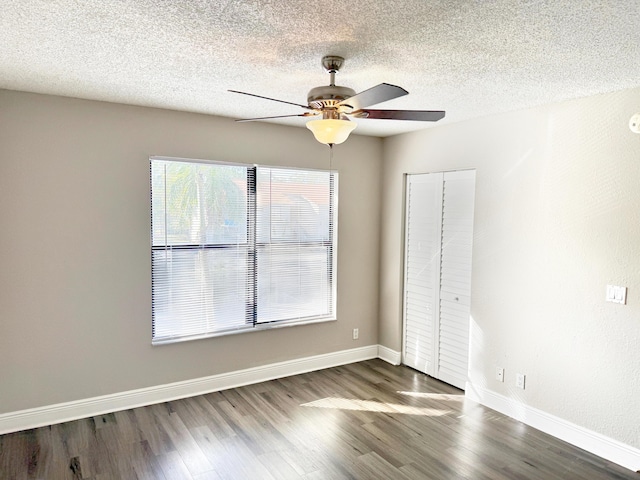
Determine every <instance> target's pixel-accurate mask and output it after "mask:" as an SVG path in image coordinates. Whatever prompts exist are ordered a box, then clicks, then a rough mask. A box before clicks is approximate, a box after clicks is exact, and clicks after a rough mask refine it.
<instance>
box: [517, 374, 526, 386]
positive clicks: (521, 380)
mask: <svg viewBox="0 0 640 480" xmlns="http://www.w3.org/2000/svg"><path fill="white" fill-rule="evenodd" d="M524 380H525V374H524V373H517V374H516V387H518V388H521V389H523V390H524Z"/></svg>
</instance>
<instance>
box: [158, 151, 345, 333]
mask: <svg viewBox="0 0 640 480" xmlns="http://www.w3.org/2000/svg"><path fill="white" fill-rule="evenodd" d="M336 181H337V178H336V174H335V173H332V172H327V171H314V170H294V169H286V168H273V167H254V166H251V167H249V166H238V165H226V164H218V163H202V162H192V161H182V160H175V159H163V158H152V159H151V204H152V222H151V223H152V307H153V308H152V310H153V322H152V324H153V328H152V332H153V342H154V343H164V342H171V341H176V340H185V339H191V338H200V337H204V336H211V335H218V334H222V333H230V332H234V331H239V330H242V329H252V328H255V327H256V326H260V327H261V328H264V327H265V326H268V325H272V324H282V322H288V323H296V322H304V321H317V320H328V319H333V318H335V311H334V310H335V281H334V277H335V245H336V235H335V229H334V225H335V222H336V195H335V192H336V188H335V186H336Z"/></svg>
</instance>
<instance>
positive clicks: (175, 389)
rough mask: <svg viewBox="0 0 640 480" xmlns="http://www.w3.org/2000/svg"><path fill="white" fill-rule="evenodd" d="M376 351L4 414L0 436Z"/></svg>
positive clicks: (352, 359)
mask: <svg viewBox="0 0 640 480" xmlns="http://www.w3.org/2000/svg"><path fill="white" fill-rule="evenodd" d="M378 349H379V346H378V345H369V346H367V347H360V348H354V349H350V350H342V351H339V352H332V353H327V354H324V355H315V356H313V357H305V358H299V359H296V360H289V361H286V362H279V363H271V364H269V365H263V366H260V367H254V368H247V369H245V370H238V371H235V372H229V373H221V374H218V375H212V376H209V377H203V378H196V379H193V380H186V381H183V382H175V383H170V384H166V385H158V386H155V387H148V388H140V389H138V390H130V391H127V392H120V393H115V394H112V395H104V396H100V397H93V398H87V399H83V400H76V401H72V402H66V403H59V404H56V405H48V406H44V407H37V408H31V409H28V410H20V411H17V412H9V413H4V414H1V415H0V434H4V433H10V432H17V431H19V430H27V429H30V428H37V427H42V426H45V425H53V424H56V423H62V422H68V421H70V420H78V419H80V418H87V417H92V416H95V415H102V414H105V413H111V412H117V411H119V410H127V409H129V408H136V407H141V406H144V405H152V404H154V403H162V402H167V401H170V400H177V399H179V398H186V397H193V396H195V395H202V394H204V393H210V392H216V391H219V390H226V389H228V388H235V387H241V386H243V385H250V384H253V383H260V382H266V381H268V380H273V379H275V378H283V377H288V376H291V375H298V374H300V373H306V372H312V371H314V370H322V369H324V368H330V367H337V366H339V365H346V364H348V363H354V362H360V361H363V360H370V359H372V358H377V357H378Z"/></svg>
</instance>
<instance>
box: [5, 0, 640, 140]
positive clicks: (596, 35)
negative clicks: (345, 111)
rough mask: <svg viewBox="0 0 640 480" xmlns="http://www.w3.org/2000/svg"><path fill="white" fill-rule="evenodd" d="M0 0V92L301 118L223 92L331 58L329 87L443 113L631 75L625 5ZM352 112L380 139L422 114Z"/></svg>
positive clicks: (577, 90) (262, 91)
mask: <svg viewBox="0 0 640 480" xmlns="http://www.w3.org/2000/svg"><path fill="white" fill-rule="evenodd" d="M0 1H1V10H0V12H1V14H0V88H6V89H13V90H24V91H31V92H39V93H50V94H56V95H65V96H71V97H80V98H89V99H97V100H106V101H113V102H121V103H127V104H134V105H146V106H154V107H163V108H170V109H176V110H185V111H192V112H201V113H207V114H214V115H221V116H226V117H233V118H244V117H258V116H265V115H285V114H289V113H291V114H297V113H301V112H302V109H298V108H297V107H295V106H289V105H285V104H280V103H276V102H270V101H267V100H261V99H258V98H252V97H245V96H243V95H238V94H233V93H229V92H227V89H236V90H242V91H246V92H252V93H256V94H259V95H264V96H268V97H275V98H279V99H282V100H287V101H291V102H295V103H306V95H307V92H308V91H309V90H310V89H311V88H312V87H315V86H319V85H325V84H327V83H328V75H327V74H326V73H324V71H323V69H322V67H321V65H320V59H321V58H322V56H323V55H327V54H334V55H341V56H343V57H345V59H346V61H345V65H344V67H343V69H342V71H341V72H340V73H339V74H338V77H337V82H336V83H338V84H339V85H345V86H348V87H351V88H353V89H355V90H356V91H361V90H364V89H367V88H369V87H372V86H374V85H376V84H378V83H381V82H387V83H392V84H395V85H400V86H402V87H404V88H405V89H407V90H408V91H409V92H410V95H408V96H406V97H403V98H399V99H396V100H392V101H389V102H386V103H383V104H380V105H379V106H376V108H391V109H427V110H428V109H433V110H441V109H442V110H446V111H447V117H446V118H445V119H444V120H442V121H440V122H439V123H440V124H442V123H445V122H455V121H460V120H464V119H468V118H477V117H482V116H485V115H488V114H492V113H497V112H504V111H510V110H516V109H520V108H525V107H530V106H535V105H541V104H545V103H551V102H555V101H560V100H565V99H570V98H576V97H582V96H588V95H593V94H597V93H604V92H610V91H614V90H619V89H624V88H630V87H636V86H639V85H640V2H638V1H636V0H619V1H616V0H599V1H598V0H591V1H588V0H548V1H543V0H538V1H535V0H529V1H524V0H495V1H481V0H475V1H471V0H467V1H461V0H448V1H437V0H396V1H394V2H390V1H382V0H380V1H376V0H351V1H338V0H324V1H310V0H300V1H298V0H290V1H279V0H244V1H243V0H235V1H229V0H226V1H225V0H218V1H214V0H181V1H169V0H86V1H78V0H40V1H36V0H0ZM638 107H639V108H640V105H638ZM279 122H280V123H286V124H289V125H298V126H303V125H304V123H305V121H304V119H301V118H293V119H289V120H286V121H279ZM358 123H359V126H358V129H357V130H356V132H355V133H360V134H368V135H377V136H387V135H392V134H396V133H401V132H406V131H411V130H416V129H421V128H425V127H427V126H428V125H429V124H424V123H418V122H404V121H389V120H366V119H362V120H358Z"/></svg>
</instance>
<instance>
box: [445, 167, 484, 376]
mask: <svg viewBox="0 0 640 480" xmlns="http://www.w3.org/2000/svg"><path fill="white" fill-rule="evenodd" d="M474 196H475V171H474V170H467V171H460V172H447V173H445V174H444V183H443V192H442V253H441V260H440V318H439V325H438V374H437V378H439V379H440V380H442V381H444V382H447V383H449V384H451V385H454V386H456V387H458V388H462V389H464V388H465V383H466V381H467V372H468V365H469V315H470V305H471V302H470V294H471V250H472V244H473V208H474Z"/></svg>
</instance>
